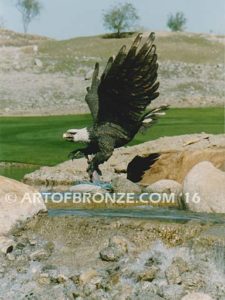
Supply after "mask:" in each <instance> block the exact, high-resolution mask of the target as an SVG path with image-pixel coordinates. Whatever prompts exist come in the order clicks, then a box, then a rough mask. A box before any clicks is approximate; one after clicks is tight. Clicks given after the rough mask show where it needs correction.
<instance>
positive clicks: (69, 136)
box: [63, 130, 76, 142]
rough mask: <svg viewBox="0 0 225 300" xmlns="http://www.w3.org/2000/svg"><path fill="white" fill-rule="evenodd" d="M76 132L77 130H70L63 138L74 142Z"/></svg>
mask: <svg viewBox="0 0 225 300" xmlns="http://www.w3.org/2000/svg"><path fill="white" fill-rule="evenodd" d="M75 134H76V132H75V131H70V130H68V131H67V132H65V133H64V134H63V139H64V140H67V141H70V142H72V141H73V138H74V135H75Z"/></svg>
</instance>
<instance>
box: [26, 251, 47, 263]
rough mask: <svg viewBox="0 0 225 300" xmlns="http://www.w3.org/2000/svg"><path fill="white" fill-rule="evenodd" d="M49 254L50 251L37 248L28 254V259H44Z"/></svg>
mask: <svg viewBox="0 0 225 300" xmlns="http://www.w3.org/2000/svg"><path fill="white" fill-rule="evenodd" d="M49 256H50V253H49V252H48V251H46V250H44V249H40V250H37V251H35V252H33V253H31V255H30V259H31V260H34V261H41V260H45V259H47V258H48V257H49Z"/></svg>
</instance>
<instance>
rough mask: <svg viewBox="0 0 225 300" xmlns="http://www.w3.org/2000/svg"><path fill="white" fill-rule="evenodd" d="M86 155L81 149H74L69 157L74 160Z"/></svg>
mask: <svg viewBox="0 0 225 300" xmlns="http://www.w3.org/2000/svg"><path fill="white" fill-rule="evenodd" d="M82 157H84V153H83V152H82V151H80V150H74V151H72V152H70V153H69V154H68V158H70V159H72V160H74V159H79V158H82Z"/></svg>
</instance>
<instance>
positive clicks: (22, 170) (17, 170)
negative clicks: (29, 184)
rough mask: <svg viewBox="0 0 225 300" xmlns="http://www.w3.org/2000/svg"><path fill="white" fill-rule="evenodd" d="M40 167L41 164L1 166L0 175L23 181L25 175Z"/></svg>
mask: <svg viewBox="0 0 225 300" xmlns="http://www.w3.org/2000/svg"><path fill="white" fill-rule="evenodd" d="M39 168H40V167H39V166H33V165H31V166H29V165H24V166H7V167H2V166H0V175H1V176H5V177H8V178H12V179H15V180H19V181H21V180H22V179H23V177H24V175H26V174H28V173H31V172H33V171H35V170H37V169H39Z"/></svg>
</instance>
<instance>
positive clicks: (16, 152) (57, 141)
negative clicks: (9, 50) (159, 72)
mask: <svg viewBox="0 0 225 300" xmlns="http://www.w3.org/2000/svg"><path fill="white" fill-rule="evenodd" d="M90 124H91V116H90V115H76V116H72V115H70V116H47V117H0V145H1V146H0V161H8V162H24V163H30V164H37V165H54V164H57V163H59V162H62V161H64V160H66V159H67V154H68V153H69V152H70V151H72V150H73V149H75V148H76V147H78V146H81V145H75V144H72V143H68V142H66V141H64V140H63V139H62V134H63V132H65V131H66V130H67V129H69V128H82V127H85V126H88V125H90ZM200 132H207V133H213V134H219V133H224V111H223V108H192V109H178V108H177V109H170V110H168V112H167V115H166V116H164V117H162V118H161V119H160V120H159V122H158V123H157V124H156V125H155V126H154V127H152V128H151V129H149V130H148V131H146V133H145V134H144V135H142V134H138V135H137V136H136V137H135V139H134V140H133V141H132V142H131V144H132V145H133V144H138V143H142V142H145V141H149V140H153V139H156V138H158V137H161V136H173V135H181V134H188V133H200Z"/></svg>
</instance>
